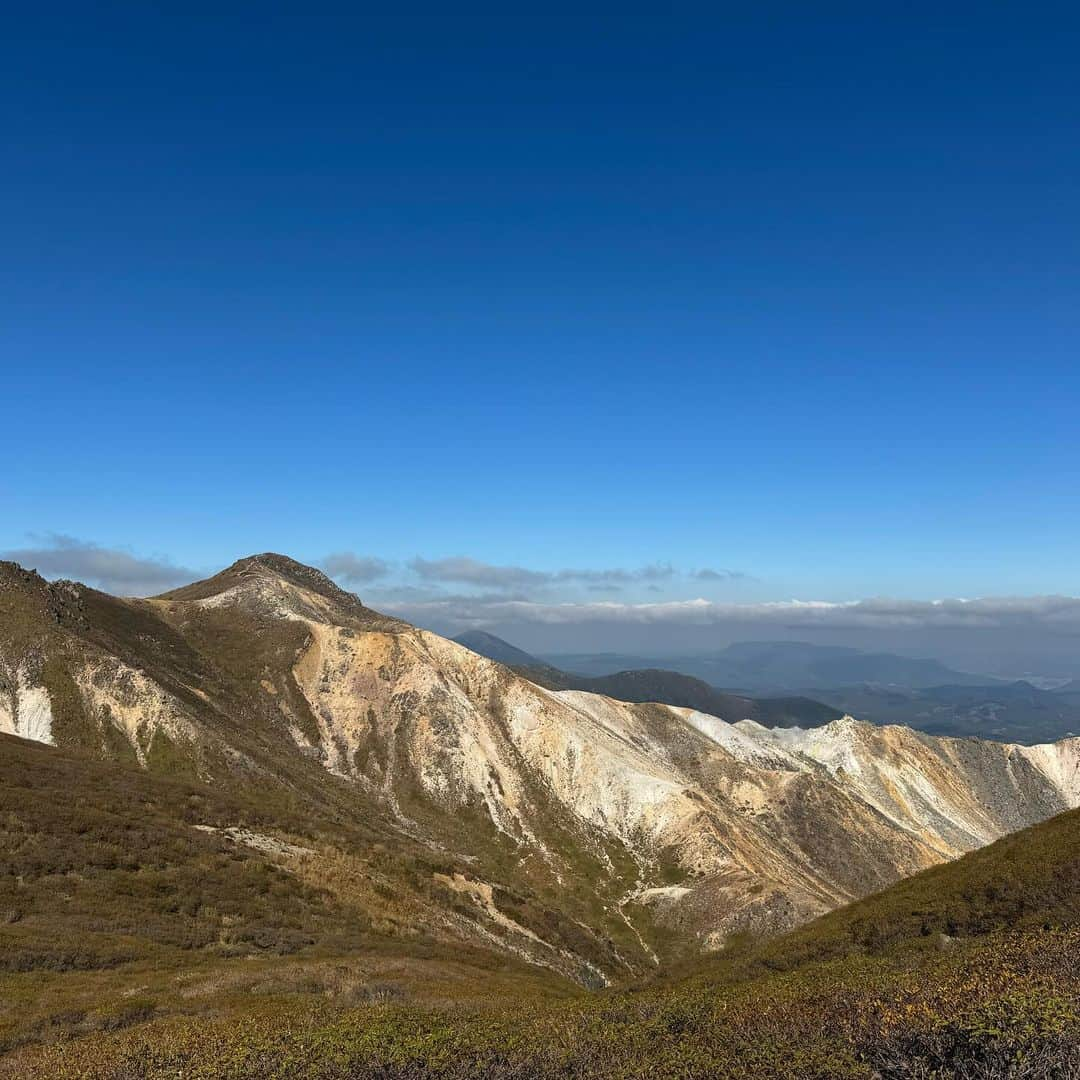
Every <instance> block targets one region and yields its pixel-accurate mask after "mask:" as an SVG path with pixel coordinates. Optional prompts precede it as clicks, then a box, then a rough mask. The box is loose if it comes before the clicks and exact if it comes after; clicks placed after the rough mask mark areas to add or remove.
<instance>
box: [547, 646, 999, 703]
mask: <svg viewBox="0 0 1080 1080" xmlns="http://www.w3.org/2000/svg"><path fill="white" fill-rule="evenodd" d="M547 659H548V662H550V663H552V664H554V665H556V666H558V667H561V668H565V669H569V670H571V671H580V672H582V673H584V674H587V675H606V674H611V673H612V672H614V671H617V670H620V669H626V668H655V667H662V668H671V669H674V670H676V671H680V672H682V673H683V674H686V675H692V676H694V677H695V678H699V679H703V680H704V681H705V682H707V683H709V684H710V685H711V686H723V687H737V688H739V689H742V690H747V691H750V692H752V693H755V694H757V693H762V694H770V695H775V694H782V693H788V692H792V691H795V692H806V691H813V690H816V689H819V688H825V689H827V688H833V687H838V686H851V685H854V684H858V683H879V684H882V685H897V686H903V687H910V688H921V687H929V686H940V685H943V684H946V683H950V684H953V685H971V686H980V685H991V684H994V683H995V682H997V681H998V680H995V679H993V678H991V677H990V676H984V675H969V674H966V673H964V672H960V671H953V670H952V669H951V668H948V667H946V666H945V665H944V664H942V663H940V662H939V661H937V660H919V659H911V658H909V657H906V656H897V655H894V654H892V653H867V652H863V651H861V650H859V649H852V648H847V647H843V646H839V645H811V644H808V643H806V642H801V641H749V642H739V643H737V644H734V645H729V646H728V647H727V648H726V649H723V650H721V651H720V652H719V653H716V654H715V655H711V656H687V657H668V658H666V659H664V660H659V659H657V658H655V657H653V658H648V657H629V656H623V655H616V654H598V655H585V654H568V655H560V656H551V657H548V658H547Z"/></svg>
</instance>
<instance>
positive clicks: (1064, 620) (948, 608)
mask: <svg viewBox="0 0 1080 1080" xmlns="http://www.w3.org/2000/svg"><path fill="white" fill-rule="evenodd" d="M388 606H389V607H391V608H392V609H393V610H394V612H395V613H396V614H399V615H403V616H405V617H406V618H412V619H414V620H417V621H425V620H428V621H430V620H432V619H439V620H446V621H451V622H459V623H462V624H468V625H474V626H482V625H493V624H498V623H506V622H522V623H543V624H547V625H564V626H565V625H574V624H587V623H589V624H596V623H607V624H615V625H619V624H622V625H626V624H633V625H650V624H651V625H658V626H663V625H683V626H719V625H725V624H731V623H734V624H740V625H742V624H748V623H749V624H753V623H758V624H761V625H762V626H763V627H773V628H782V629H796V628H807V629H812V628H817V627H820V628H829V629H920V628H925V629H980V628H986V629H1008V628H1021V627H1023V626H1036V627H1039V628H1041V629H1043V630H1056V631H1057V632H1060V633H1068V634H1073V633H1080V598H1076V597H1070V596H1033V597H986V598H979V599H973V600H965V599H949V600H926V601H919V600H889V599H869V600H857V601H849V602H845V603H832V602H828V601H805V600H784V601H774V602H769V603H756V604H734V603H718V602H715V601H712V600H704V599H694V600H673V601H659V602H656V603H644V604H624V603H617V602H614V601H596V602H588V603H553V604H545V603H540V602H536V601H531V600H506V599H501V598H494V599H493V598H483V599H481V598H470V597H462V596H455V597H452V598H450V597H448V598H445V599H432V600H428V601H422V602H418V603H410V602H408V601H404V602H401V603H397V604H394V603H392V602H391V603H390V604H388Z"/></svg>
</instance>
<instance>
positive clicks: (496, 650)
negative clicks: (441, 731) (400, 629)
mask: <svg viewBox="0 0 1080 1080" xmlns="http://www.w3.org/2000/svg"><path fill="white" fill-rule="evenodd" d="M454 640H455V641H456V642H458V644H460V645H464V646H465V647H466V648H469V649H472V651H473V652H476V653H479V654H480V655H481V656H486V657H488V659H490V660H498V661H499V662H500V663H503V664H507V665H508V666H509V667H512V668H513V669H514V670H515V671H517V672H518V673H519V674H521V675H524V676H525V677H526V678H528V679H531V680H532V681H533V682H535V683H539V684H540V685H541V686H545V687H547V688H548V689H549V690H586V691H588V692H589V693H593V694H606V695H607V696H608V697H613V698H618V699H619V700H620V701H634V702H648V701H658V702H661V703H662V704H664V705H675V706H678V707H680V708H687V709H698V710H699V711H701V712H706V713H709V714H710V715H712V716H722V717H723V718H724V719H726V720H729V721H732V722H734V721H736V720H755V721H757V723H759V724H763V725H764V726H765V727H818V726H820V725H821V724H827V723H829V721H831V720H838V719H840V717H841V716H843V711H842V710H840V709H837V708H835V707H834V706H831V705H826V704H824V703H823V702H820V701H814V700H813V699H811V698H808V697H802V696H790V695H789V696H780V697H761V698H755V697H750V696H748V695H745V694H735V693H729V692H726V691H724V690H720V689H717V688H716V687H715V686H710V685H709V684H708V683H707V682H704V681H703V680H702V679H696V678H694V676H692V675H684V674H683V673H682V672H679V671H669V670H665V669H663V668H635V669H631V670H627V671H616V672H613V673H611V674H610V675H581V674H577V673H575V672H571V671H563V670H561V669H560V668H557V667H554V666H553V665H551V664H547V663H544V661H542V660H540V659H538V658H537V657H535V656H532V655H530V654H529V653H526V652H524V651H523V650H521V649H518V648H517V647H515V646H514V645H511V644H510V643H509V642H507V641H504V640H503V639H502V638H499V637H496V636H495V635H494V634H488V633H485V632H483V631H479V630H470V631H468V632H467V633H464V634H459V635H458V636H457V637H456V638H454Z"/></svg>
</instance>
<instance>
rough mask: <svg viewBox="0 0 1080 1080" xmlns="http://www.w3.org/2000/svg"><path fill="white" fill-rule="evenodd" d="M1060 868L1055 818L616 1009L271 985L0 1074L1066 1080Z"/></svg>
mask: <svg viewBox="0 0 1080 1080" xmlns="http://www.w3.org/2000/svg"><path fill="white" fill-rule="evenodd" d="M1078 867H1080V814H1078V813H1077V812H1071V813H1066V814H1063V815H1060V816H1059V817H1056V818H1054V819H1051V821H1049V822H1047V823H1045V824H1041V825H1038V826H1035V827H1033V828H1031V829H1028V830H1025V831H1024V832H1021V833H1018V834H1016V835H1015V836H1011V837H1008V838H1007V839H1005V840H1002V841H999V842H998V843H996V844H994V845H992V846H990V847H988V848H985V849H983V850H981V851H979V852H976V853H973V854H971V855H968V856H966V857H964V858H962V859H960V860H957V861H956V862H954V863H949V864H946V865H943V866H940V867H937V868H935V869H933V870H930V871H927V872H926V873H924V874H920V875H918V876H917V877H916V878H913V879H910V880H908V881H904V882H901V883H899V884H898V885H895V886H893V887H892V888H891V889H888V890H886V891H884V892H882V893H879V894H877V895H875V896H872V897H869V898H867V899H866V900H864V901H862V902H860V903H857V904H854V905H851V906H850V907H849V908H844V909H841V910H839V911H837V912H834V913H832V914H830V915H827V916H825V917H823V918H822V919H820V920H817V921H816V922H815V923H812V924H810V925H808V926H806V927H803V928H800V929H798V930H796V931H794V932H792V933H791V934H789V935H786V936H784V937H782V938H777V939H774V940H773V941H771V942H768V943H766V944H765V945H764V946H763V947H762V946H757V945H753V944H751V945H750V946H749V947H748V948H742V949H739V948H737V949H735V950H732V951H731V952H729V953H727V954H724V955H722V956H721V957H719V958H716V959H713V960H711V961H710V962H709V963H708V965H707V966H706V967H705V968H704V970H702V971H700V972H699V973H697V974H695V975H693V976H690V977H685V976H684V977H682V978H680V979H678V980H675V981H655V982H653V983H652V984H651V985H646V986H639V987H636V988H634V990H633V991H632V992H622V993H617V994H610V993H609V994H604V995H595V996H591V997H589V998H577V999H573V998H571V999H570V1000H566V1001H561V1002H557V1001H554V1000H552V995H551V994H550V993H549V992H545V991H543V990H538V989H537V988H533V987H531V986H529V985H528V984H527V983H525V982H518V983H507V984H504V985H503V987H502V989H503V995H504V996H503V997H502V999H501V1000H500V999H498V998H496V997H491V998H488V999H487V1000H477V1001H475V1002H474V1004H473V1006H472V1007H470V1008H469V1009H467V1010H463V1009H461V1008H454V1007H453V1006H452V1005H451V1004H450V1003H448V1002H447V1003H443V1004H441V1006H439V1007H437V1008H434V1009H432V1008H418V1007H415V1006H412V1007H410V1006H409V1005H408V1004H399V1005H398V1007H397V1008H395V1009H392V1010H387V1009H386V1008H383V1007H374V1008H373V1007H372V1006H371V1005H370V1004H366V1003H364V1002H363V1001H362V1000H361V1001H356V1000H353V1001H350V1000H348V999H347V998H346V999H341V998H340V997H333V996H331V997H330V999H329V1001H328V1002H325V1001H324V1002H322V1003H320V1004H318V1005H316V1004H314V1003H313V1002H311V1001H310V999H305V996H304V994H303V993H302V992H300V991H299V988H298V987H296V986H293V987H290V989H291V992H289V993H284V992H283V991H282V988H281V987H280V984H279V987H278V990H277V993H276V995H274V996H271V995H268V994H266V993H265V992H264V993H262V994H258V993H254V994H253V993H250V992H249V994H248V995H246V996H234V997H233V998H232V999H231V1000H229V1001H228V1003H227V1004H225V1003H224V1002H222V1003H221V1005H222V1006H224V1008H225V1009H226V1010H227V1012H226V1014H225V1015H224V1016H214V1015H210V1016H202V1015H195V1016H192V1015H190V1010H191V1005H190V1003H189V1004H188V1006H187V1009H186V1010H182V1011H176V1012H172V1013H167V1012H165V1011H164V1010H162V1011H161V1013H160V1014H159V1015H153V1013H151V1015H149V1016H146V1015H144V1016H143V1017H142V1019H141V1021H131V1022H129V1024H128V1025H127V1026H126V1027H125V1025H124V1024H122V1023H121V1024H117V1025H115V1026H102V1027H100V1028H99V1029H98V1030H97V1031H92V1032H91V1033H90V1035H89V1037H86V1038H83V1039H81V1040H80V1041H79V1042H77V1043H75V1044H73V1045H69V1044H64V1043H63V1042H60V1043H57V1044H55V1045H52V1046H49V1045H46V1046H44V1047H39V1048H35V1047H30V1048H27V1049H26V1050H25V1051H23V1052H21V1053H18V1054H15V1055H13V1056H11V1057H9V1058H8V1059H6V1062H5V1060H4V1059H0V1075H2V1076H11V1077H18V1078H20V1080H21V1078H23V1077H39V1076H40V1077H48V1078H49V1080H60V1078H67V1077H71V1078H75V1077H78V1078H79V1080H106V1078H108V1080H118V1078H120V1077H123V1078H125V1080H126V1078H130V1077H146V1078H157V1077H162V1078H163V1077H171V1076H176V1075H193V1076H202V1075H207V1076H235V1077H241V1076H242V1077H244V1078H245V1080H259V1078H265V1080H269V1078H271V1077H277V1076H281V1075H290V1076H296V1077H307V1078H315V1077H318V1078H322V1080H325V1078H329V1077H344V1076H350V1077H360V1076H383V1077H397V1078H401V1080H404V1078H406V1077H413V1076H425V1077H438V1078H441V1080H466V1078H471V1077H475V1076H491V1077H502V1076H505V1077H529V1078H532V1080H556V1078H559V1077H566V1076H582V1077H584V1076H589V1077H596V1078H602V1080H630V1078H634V1077H641V1076H657V1077H666V1076H680V1077H695V1078H697V1077H700V1078H702V1080H704V1078H706V1077H708V1078H710V1080H716V1078H721V1080H723V1078H727V1080H741V1078H745V1077H748V1076H754V1077H771V1078H774V1080H807V1078H817V1080H845V1078H846V1080H907V1078H913V1077H932V1076H933V1077H946V1076H949V1077H971V1078H981V1080H991V1078H998V1077H1001V1078H1004V1077H1010V1078H1014V1080H1015V1078H1024V1080H1041V1078H1048V1077H1060V1078H1062V1080H1064V1078H1067V1077H1072V1076H1075V1075H1076V1070H1077V1067H1078V1066H1080V1015H1078V1012H1077V1009H1076V1002H1077V1001H1080V963H1078V962H1077V957H1078V956H1080V930H1078V927H1077V916H1078V915H1080V910H1078V906H1077V895H1078V894H1077V888H1076V884H1077V878H1078V874H1080V869H1078ZM939 925H943V926H945V927H947V928H948V931H949V933H948V934H942V933H940V932H938V930H937V927H938V926H939ZM778 968H783V970H777V969H778ZM263 978H264V979H265V976H263ZM444 978H445V976H444ZM154 1004H155V1002H154V999H147V998H146V997H143V998H141V999H137V1006H136V1007H137V1008H141V1009H142V1010H143V1011H144V1013H145V1011H146V1010H147V1009H149V1008H151V1007H152V1006H153V1005H154ZM220 1007H221V1006H219V1008H220ZM106 1015H108V1014H106ZM68 1022H69V1023H70V1022H71V1021H70V1020H69V1021H68ZM117 1027H119V1028H121V1030H116V1028H117ZM5 1065H6V1066H7V1067H5Z"/></svg>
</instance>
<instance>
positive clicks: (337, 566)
mask: <svg viewBox="0 0 1080 1080" xmlns="http://www.w3.org/2000/svg"><path fill="white" fill-rule="evenodd" d="M319 565H320V566H321V567H322V569H323V570H325V571H326V573H328V574H329V575H330V576H331V577H335V578H338V579H339V580H341V581H344V582H345V583H346V584H347V585H364V584H366V583H367V582H369V581H377V580H378V579H379V578H382V577H386V575H387V574H388V573H390V564H389V563H388V562H386V560H385V559H380V558H377V557H376V556H374V555H357V554H356V553H355V552H352V551H335V552H333V553H332V554H330V555H327V556H326V557H325V558H324V559H323V560H322V561H321V562H320V563H319Z"/></svg>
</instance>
